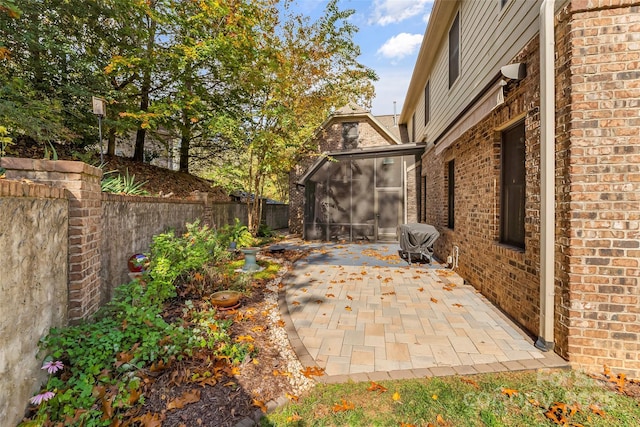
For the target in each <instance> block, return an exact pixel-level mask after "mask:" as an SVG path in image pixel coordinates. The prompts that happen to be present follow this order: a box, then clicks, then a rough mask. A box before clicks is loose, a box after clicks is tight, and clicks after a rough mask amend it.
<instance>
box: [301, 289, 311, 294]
mask: <svg viewBox="0 0 640 427" xmlns="http://www.w3.org/2000/svg"><path fill="white" fill-rule="evenodd" d="M300 290H301V291H302V292H304V293H307V291H308V290H309V289H307V288H302V289H300Z"/></svg>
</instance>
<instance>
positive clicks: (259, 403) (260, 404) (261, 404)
mask: <svg viewBox="0 0 640 427" xmlns="http://www.w3.org/2000/svg"><path fill="white" fill-rule="evenodd" d="M251 403H252V404H253V406H257V407H258V408H260V410H261V411H262V412H263V413H265V414H266V413H267V406H266V405H265V404H264V402H263V401H261V400H258V399H253V401H252V402H251Z"/></svg>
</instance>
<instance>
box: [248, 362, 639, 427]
mask: <svg viewBox="0 0 640 427" xmlns="http://www.w3.org/2000/svg"><path fill="white" fill-rule="evenodd" d="M374 384H375V383H374ZM379 386H381V387H383V388H384V389H386V391H380V387H376V386H375V385H374V386H373V387H372V383H370V382H369V383H347V384H335V385H318V386H317V387H315V388H314V390H312V391H311V393H310V394H309V395H307V396H304V397H301V398H300V399H299V401H298V402H293V401H292V402H291V403H289V404H288V405H286V406H284V407H282V408H279V409H277V410H276V411H274V412H273V413H271V414H268V415H267V416H266V417H265V418H264V419H263V420H262V422H261V425H262V426H263V427H266V426H405V427H409V426H412V425H415V426H428V425H429V423H431V424H432V425H433V426H456V427H458V426H518V427H524V426H527V427H528V426H553V425H565V426H585V427H586V426H596V427H597V426H603V427H604V426H606V427H612V426H629V427H631V426H634V427H635V426H639V425H640V406H639V404H638V401H637V400H635V399H633V398H630V397H627V396H623V395H621V394H619V393H617V392H615V391H612V390H609V389H608V388H605V387H603V386H602V384H600V383H599V382H597V381H595V380H593V379H591V378H589V377H587V376H586V375H584V374H581V373H578V372H575V371H556V372H549V371H541V372H517V373H513V372H511V373H500V374H483V375H475V376H466V377H462V376H455V377H442V378H423V379H416V380H403V381H384V382H380V383H379ZM370 388H377V390H369V389H370ZM348 408H352V409H348Z"/></svg>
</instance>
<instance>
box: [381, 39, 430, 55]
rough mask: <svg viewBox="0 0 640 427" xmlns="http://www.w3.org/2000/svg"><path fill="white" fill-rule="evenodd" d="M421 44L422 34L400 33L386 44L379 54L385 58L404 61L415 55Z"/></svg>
mask: <svg viewBox="0 0 640 427" xmlns="http://www.w3.org/2000/svg"><path fill="white" fill-rule="evenodd" d="M421 43H422V34H409V33H400V34H398V35H395V36H393V37H391V38H390V39H389V40H387V41H386V42H384V44H383V45H382V46H381V47H380V49H378V54H380V55H382V56H384V57H385V58H392V59H402V58H404V57H405V56H407V55H411V54H412V53H414V52H415V51H416V49H418V47H420V44H421Z"/></svg>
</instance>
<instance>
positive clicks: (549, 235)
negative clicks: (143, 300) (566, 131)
mask: <svg viewBox="0 0 640 427" xmlns="http://www.w3.org/2000/svg"><path fill="white" fill-rule="evenodd" d="M554 14H555V0H543V2H542V6H540V168H541V170H540V199H541V204H540V332H539V335H538V340H537V341H536V347H537V348H539V349H540V350H543V351H552V350H553V347H554V343H555V340H554V320H555V319H554V317H555V316H554V311H555V310H554V309H555V301H554V294H555V292H554V286H555V271H554V261H555V256H554V255H555V138H556V134H555V125H556V121H555V110H556V105H555V104H556V103H555V37H554Z"/></svg>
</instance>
